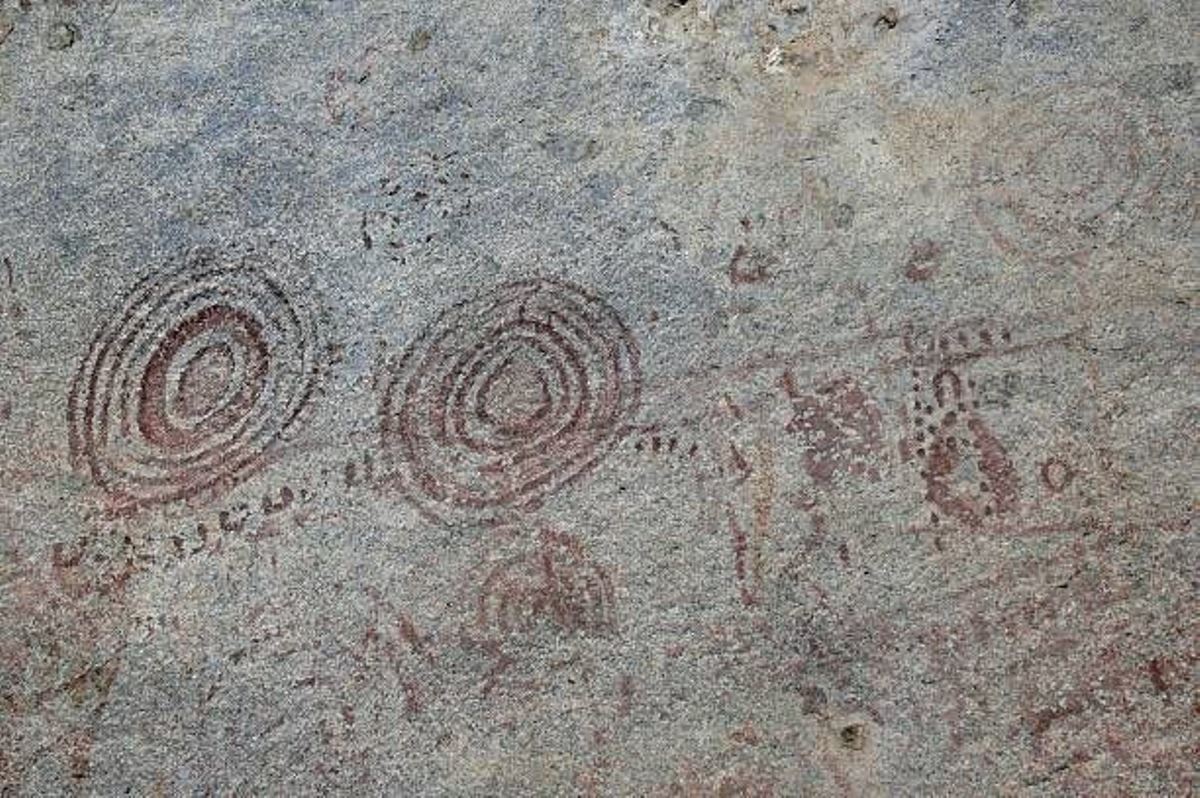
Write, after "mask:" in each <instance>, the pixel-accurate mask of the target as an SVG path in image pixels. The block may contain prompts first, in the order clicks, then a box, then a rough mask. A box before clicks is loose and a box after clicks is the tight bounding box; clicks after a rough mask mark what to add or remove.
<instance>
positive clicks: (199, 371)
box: [172, 341, 237, 420]
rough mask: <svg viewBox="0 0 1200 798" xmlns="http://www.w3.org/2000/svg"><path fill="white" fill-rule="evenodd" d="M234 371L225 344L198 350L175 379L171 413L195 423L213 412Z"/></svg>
mask: <svg viewBox="0 0 1200 798" xmlns="http://www.w3.org/2000/svg"><path fill="white" fill-rule="evenodd" d="M236 368H237V364H236V361H235V359H234V355H233V351H232V350H231V349H230V348H229V344H228V343H227V342H225V341H221V342H219V343H214V344H211V345H209V346H206V347H204V348H203V349H201V350H200V351H199V352H197V353H196V355H195V357H193V358H192V359H191V360H190V361H188V363H187V364H185V365H184V367H183V371H182V372H181V373H180V375H179V383H178V390H177V391H176V393H175V402H174V406H173V407H172V411H173V412H174V413H175V414H177V415H179V416H182V417H183V418H187V419H192V420H198V419H201V418H203V417H205V416H207V415H208V414H209V413H211V412H213V411H214V410H216V409H217V405H218V403H219V402H220V401H221V398H222V397H224V396H225V394H226V393H227V392H228V390H229V382H230V380H231V379H232V378H233V373H234V370H235V369H236Z"/></svg>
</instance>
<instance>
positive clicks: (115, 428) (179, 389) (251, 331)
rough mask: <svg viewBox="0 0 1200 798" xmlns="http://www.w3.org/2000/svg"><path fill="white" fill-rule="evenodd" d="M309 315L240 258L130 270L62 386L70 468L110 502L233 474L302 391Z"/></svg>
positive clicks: (291, 418) (277, 430) (131, 501)
mask: <svg viewBox="0 0 1200 798" xmlns="http://www.w3.org/2000/svg"><path fill="white" fill-rule="evenodd" d="M319 315H320V314H319V313H317V312H316V311H315V310H314V309H313V308H312V307H310V306H308V305H307V304H305V303H304V301H303V298H302V297H301V296H300V295H299V293H298V292H294V291H285V290H284V289H283V287H282V286H281V285H280V284H279V282H278V281H277V280H275V279H274V278H272V277H271V276H268V274H267V273H266V272H264V271H263V270H261V269H260V268H258V267H257V266H253V265H250V264H248V263H238V264H233V265H218V264H215V263H213V262H211V261H210V260H208V259H204V258H201V259H198V260H194V261H192V262H190V263H189V264H188V265H187V266H185V267H183V268H181V269H178V270H176V271H173V272H168V273H165V274H155V275H151V276H150V277H147V278H146V279H144V280H142V281H141V282H140V283H139V284H138V285H137V286H135V287H134V289H133V290H132V291H131V292H130V293H129V294H128V296H127V298H126V300H125V302H124V305H123V307H122V308H121V309H120V310H118V311H117V312H116V313H115V314H113V315H112V316H111V317H110V320H109V322H108V323H106V324H104V325H102V327H101V329H100V330H99V331H98V332H97V334H96V336H95V338H94V339H93V341H92V344H91V347H90V349H89V351H88V353H87V356H86V358H85V359H84V361H83V363H82V365H81V366H80V368H79V371H78V373H77V375H76V378H75V381H74V384H73V385H72V388H71V393H70V396H69V399H68V417H69V427H70V449H71V456H72V460H73V463H74V465H75V468H76V470H78V471H79V472H80V473H82V474H83V475H85V476H86V477H88V478H90V479H91V480H92V481H93V482H94V483H95V484H96V485H98V486H99V487H100V488H101V489H103V490H104V491H105V492H106V493H107V494H108V495H109V497H110V498H111V499H112V501H113V503H114V505H115V506H116V507H118V508H121V509H128V508H137V507H142V506H148V505H154V504H161V503H166V502H171V501H175V500H179V499H185V498H189V497H192V496H195V495H197V494H198V493H200V492H202V491H206V490H209V489H217V488H221V487H225V486H228V485H231V484H233V483H235V482H237V481H238V480H240V479H241V478H243V477H244V476H245V475H246V474H248V473H249V472H251V471H253V470H254V469H255V468H256V467H258V466H259V465H260V464H261V462H262V460H263V457H264V455H265V454H266V453H267V452H268V451H269V450H270V449H271V448H272V447H273V446H274V445H275V444H276V443H277V442H278V441H279V440H280V439H281V438H282V437H283V436H284V435H285V434H286V433H287V432H288V431H289V430H290V429H291V428H292V427H294V426H295V424H296V423H297V421H298V419H299V418H300V416H301V413H302V411H303V410H304V409H305V408H306V407H307V406H308V405H309V403H310V402H311V400H312V399H313V396H314V394H315V392H316V390H317V386H318V381H319V378H320V376H321V373H322V371H323V366H324V363H323V360H322V357H323V356H322V349H321V346H320V344H319V340H320V336H319V333H320V330H319V328H318V317H319Z"/></svg>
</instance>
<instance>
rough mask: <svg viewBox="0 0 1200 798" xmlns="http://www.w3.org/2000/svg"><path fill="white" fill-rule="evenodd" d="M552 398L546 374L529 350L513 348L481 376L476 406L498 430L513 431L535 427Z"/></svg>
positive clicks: (523, 431)
mask: <svg viewBox="0 0 1200 798" xmlns="http://www.w3.org/2000/svg"><path fill="white" fill-rule="evenodd" d="M552 401H553V400H552V399H551V395H550V386H549V384H548V383H547V381H546V375H545V373H544V372H543V371H542V369H540V368H539V367H538V364H537V362H536V361H535V359H534V356H533V353H530V352H525V351H517V352H514V353H513V354H510V355H509V356H508V357H506V358H505V359H504V360H503V361H502V362H501V363H500V365H499V366H497V367H496V369H495V370H493V371H492V372H491V374H489V375H488V376H487V379H486V380H484V383H483V386H482V387H480V389H479V396H478V400H477V403H476V409H477V412H478V414H479V417H480V418H481V419H482V420H484V421H486V422H487V423H489V424H492V425H494V426H495V427H497V428H498V429H499V431H500V432H503V433H505V434H508V435H517V434H521V433H527V432H529V431H530V430H532V429H533V428H535V427H536V425H537V423H538V422H539V421H540V420H541V419H542V418H543V417H544V416H545V415H546V414H547V413H549V412H550V409H551V404H552Z"/></svg>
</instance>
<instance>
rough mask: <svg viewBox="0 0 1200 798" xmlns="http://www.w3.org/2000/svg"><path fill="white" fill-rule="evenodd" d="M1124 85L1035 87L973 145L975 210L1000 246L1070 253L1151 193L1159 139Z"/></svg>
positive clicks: (1112, 230) (1104, 236)
mask: <svg viewBox="0 0 1200 798" xmlns="http://www.w3.org/2000/svg"><path fill="white" fill-rule="evenodd" d="M1136 111H1137V109H1136V107H1134V106H1133V105H1132V104H1131V101H1130V100H1129V99H1128V98H1127V97H1126V96H1124V95H1123V94H1122V93H1121V92H1119V91H1116V90H1110V89H1105V88H1101V87H1068V88H1064V89H1061V90H1057V91H1053V92H1049V93H1045V94H1039V95H1034V96H1033V97H1031V98H1027V99H1026V100H1025V101H1024V102H1023V103H1022V104H1021V106H1020V107H1018V108H1017V109H1014V110H1013V111H1012V112H1011V113H1009V114H1008V115H1007V116H1006V117H1005V119H1004V122H1003V124H1002V125H999V126H997V127H996V128H995V129H994V130H993V131H992V132H991V133H990V134H989V136H988V137H987V138H986V139H985V140H984V141H982V142H981V144H980V146H979V148H978V149H977V150H976V153H975V176H974V184H975V189H976V202H975V212H976V216H977V218H978V219H979V221H980V223H981V224H982V226H983V227H984V228H985V229H986V230H987V231H988V233H989V234H990V236H991V237H992V239H993V241H994V242H995V243H996V245H997V246H998V247H999V248H1000V249H1001V250H1002V251H1006V252H1022V253H1025V254H1029V255H1033V256H1036V257H1048V258H1054V257H1067V256H1071V255H1074V254H1077V253H1078V252H1081V251H1083V250H1085V249H1087V248H1088V247H1089V246H1091V244H1092V243H1093V242H1103V241H1106V240H1108V239H1113V238H1117V237H1119V236H1120V235H1121V234H1122V233H1123V232H1124V229H1125V227H1127V226H1128V224H1130V223H1131V222H1132V221H1133V216H1134V215H1135V214H1136V212H1137V211H1139V210H1140V209H1141V206H1143V205H1144V204H1145V203H1146V202H1147V201H1148V200H1149V199H1150V197H1151V194H1152V192H1153V186H1150V185H1147V183H1148V182H1151V181H1149V180H1148V177H1149V176H1148V171H1147V170H1148V166H1149V164H1148V163H1147V160H1148V158H1149V157H1151V156H1153V155H1154V152H1155V150H1156V149H1157V142H1156V141H1155V139H1154V136H1153V135H1152V130H1151V129H1150V127H1149V126H1148V124H1147V123H1146V122H1145V121H1144V120H1143V119H1142V118H1141V117H1142V116H1143V115H1142V114H1138V113H1135V112H1136Z"/></svg>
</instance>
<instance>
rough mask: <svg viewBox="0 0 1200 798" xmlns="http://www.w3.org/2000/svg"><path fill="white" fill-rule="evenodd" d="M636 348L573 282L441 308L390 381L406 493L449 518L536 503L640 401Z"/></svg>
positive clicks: (604, 445) (474, 518) (532, 285)
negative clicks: (445, 308)
mask: <svg viewBox="0 0 1200 798" xmlns="http://www.w3.org/2000/svg"><path fill="white" fill-rule="evenodd" d="M640 386H641V375H640V371H639V367H638V349H637V344H636V342H635V341H634V339H633V337H632V335H631V334H630V332H629V330H628V329H626V327H625V325H624V323H622V321H621V319H620V317H618V316H617V314H616V312H615V311H614V310H613V309H612V308H610V307H609V306H608V305H607V304H605V303H604V302H602V301H601V300H600V299H598V298H596V297H594V296H592V295H590V294H588V293H587V292H585V291H584V290H582V289H580V288H578V287H576V286H573V285H570V284H568V283H564V282H559V281H555V280H546V279H536V280H522V281H519V282H513V283H508V284H505V285H503V286H501V287H500V288H499V289H498V290H496V291H493V292H491V293H489V294H487V295H481V296H478V297H475V298H473V299H469V300H466V301H464V302H461V303H459V304H457V305H455V306H453V307H451V308H449V309H448V310H446V311H445V312H443V313H442V314H441V315H440V316H438V318H437V319H436V320H435V321H434V322H433V323H432V324H431V325H430V326H429V327H428V328H427V329H426V330H425V331H424V332H423V333H422V334H421V335H420V337H419V338H418V339H417V340H416V341H415V342H414V343H413V345H412V346H411V347H410V348H409V349H408V351H407V352H406V353H405V355H404V356H403V358H402V359H401V361H400V363H399V364H398V366H397V368H396V369H395V370H394V371H393V372H392V375H391V379H390V380H389V381H388V383H387V385H386V386H385V390H384V396H383V401H382V407H381V417H382V432H383V443H384V447H385V449H386V450H387V451H388V452H389V453H390V454H391V455H392V456H393V457H394V458H395V465H396V467H397V476H398V478H399V483H400V485H401V487H402V489H403V491H404V493H405V494H406V495H407V496H408V497H409V498H411V499H412V500H413V501H414V503H415V504H416V505H417V506H418V507H419V508H420V509H421V510H422V511H423V512H424V513H425V514H426V515H428V516H430V517H432V518H434V519H436V520H439V521H443V522H456V521H469V522H481V521H488V520H494V519H498V518H501V517H502V515H503V511H505V510H511V509H524V508H529V507H533V506H536V505H537V504H538V503H540V502H541V501H542V500H543V499H544V498H545V497H546V496H548V495H549V494H551V493H553V492H555V491H557V490H558V489H560V488H562V487H563V486H564V485H566V484H568V483H570V482H572V481H573V480H575V479H577V478H578V477H580V476H581V475H582V474H584V473H586V472H587V471H588V470H589V469H591V468H592V467H593V466H595V465H596V463H598V462H599V461H600V460H601V459H602V458H603V457H604V456H605V454H607V453H608V451H609V450H611V448H612V447H613V446H614V445H615V444H616V443H617V442H618V440H619V438H620V436H621V433H622V432H623V430H624V426H625V422H626V421H627V420H628V419H629V418H630V417H631V416H632V414H633V413H634V412H635V411H636V409H637V407H638V401H639V395H640Z"/></svg>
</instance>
